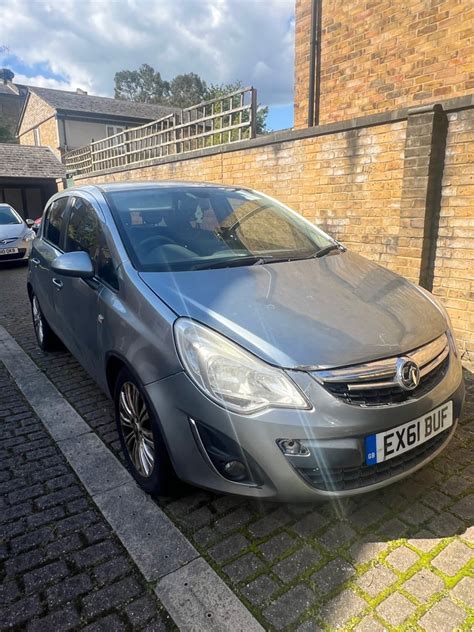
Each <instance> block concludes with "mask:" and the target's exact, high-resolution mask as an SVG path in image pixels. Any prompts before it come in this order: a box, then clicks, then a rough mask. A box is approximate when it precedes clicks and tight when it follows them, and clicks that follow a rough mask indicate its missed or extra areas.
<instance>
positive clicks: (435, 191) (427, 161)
mask: <svg viewBox="0 0 474 632" xmlns="http://www.w3.org/2000/svg"><path fill="white" fill-rule="evenodd" d="M447 130H448V119H447V117H446V114H445V113H444V111H443V109H442V107H441V106H440V105H434V106H433V105H429V106H422V107H418V108H412V109H410V110H409V112H408V122H407V131H406V140H405V163H404V170H403V187H402V199H401V208H400V237H399V251H398V254H399V256H401V257H403V258H404V260H405V266H404V269H405V270H406V271H407V273H406V276H408V278H409V279H411V280H412V281H414V282H415V283H419V284H420V285H422V286H423V287H425V288H427V289H428V290H431V288H432V285H433V268H434V259H435V255H436V238H437V235H438V228H439V212H440V205H441V180H442V175H443V168H444V157H445V152H446V135H447Z"/></svg>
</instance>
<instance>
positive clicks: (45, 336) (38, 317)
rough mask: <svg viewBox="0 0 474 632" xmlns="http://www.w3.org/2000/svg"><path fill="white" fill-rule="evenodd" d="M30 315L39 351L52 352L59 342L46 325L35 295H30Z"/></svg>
mask: <svg viewBox="0 0 474 632" xmlns="http://www.w3.org/2000/svg"><path fill="white" fill-rule="evenodd" d="M31 315H32V317H33V327H34V330H35V335H36V341H37V343H38V346H39V347H40V349H41V350H42V351H54V350H55V349H57V348H58V347H59V345H60V340H59V338H58V337H57V336H56V334H55V333H54V331H53V330H52V329H51V327H50V326H49V325H48V322H47V320H46V318H45V317H44V314H43V312H42V311H41V307H40V304H39V301H38V297H37V296H36V294H32V295H31Z"/></svg>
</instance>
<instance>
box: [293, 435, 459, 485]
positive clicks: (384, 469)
mask: <svg viewBox="0 0 474 632" xmlns="http://www.w3.org/2000/svg"><path fill="white" fill-rule="evenodd" d="M451 432H452V429H448V430H445V431H444V432H441V433H440V434H439V435H436V437H433V438H432V439H429V440H428V441H426V442H425V443H422V444H421V445H419V446H417V447H416V448H413V449H412V450H409V451H408V452H405V453H404V454H400V455H399V456H396V457H394V458H393V459H390V460H388V461H383V462H382V463H377V464H375V465H366V464H365V463H364V464H363V465H359V466H358V467H346V468H343V467H341V468H327V469H324V470H323V469H319V468H304V467H301V468H295V469H296V471H297V472H298V474H299V475H300V476H301V477H302V478H304V480H305V481H306V482H307V483H309V484H310V485H311V486H312V487H315V488H317V489H321V490H324V491H344V490H350V489H359V488H361V487H369V486H370V485H375V484H376V483H380V482H382V481H386V480H388V479H390V478H392V477H394V476H397V475H398V474H403V472H406V471H407V470H410V469H412V468H414V467H415V466H416V465H418V464H419V463H421V462H422V461H424V460H425V459H427V458H428V457H429V456H430V455H431V454H433V453H434V452H436V450H437V449H438V448H440V447H441V446H442V445H443V443H445V442H446V441H447V440H448V439H449V436H450V433H451Z"/></svg>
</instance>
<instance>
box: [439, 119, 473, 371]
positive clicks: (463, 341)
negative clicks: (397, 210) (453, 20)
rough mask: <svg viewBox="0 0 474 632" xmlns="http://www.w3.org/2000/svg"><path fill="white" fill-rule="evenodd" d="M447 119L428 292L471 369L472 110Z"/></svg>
mask: <svg viewBox="0 0 474 632" xmlns="http://www.w3.org/2000/svg"><path fill="white" fill-rule="evenodd" d="M448 119H449V127H448V136H447V147H446V161H445V165H444V174H443V180H442V198H441V212H440V219H439V235H438V240H437V244H436V246H437V249H436V262H435V269H434V285H433V289H434V292H435V294H436V295H437V296H440V297H441V298H442V300H443V302H444V304H445V305H446V307H447V308H448V310H449V313H450V315H451V319H452V321H453V325H454V327H455V330H456V332H457V336H458V340H459V343H460V347H461V350H462V351H463V352H464V353H465V356H466V357H469V358H470V359H471V362H473V363H474V166H473V164H474V110H465V111H463V112H455V113H452V114H450V115H449V116H448Z"/></svg>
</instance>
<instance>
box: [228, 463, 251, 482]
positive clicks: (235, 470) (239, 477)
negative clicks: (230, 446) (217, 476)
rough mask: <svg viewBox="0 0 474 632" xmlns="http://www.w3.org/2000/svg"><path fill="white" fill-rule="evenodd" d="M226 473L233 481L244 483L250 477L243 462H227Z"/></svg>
mask: <svg viewBox="0 0 474 632" xmlns="http://www.w3.org/2000/svg"><path fill="white" fill-rule="evenodd" d="M224 472H225V474H226V476H227V477H228V478H230V479H231V480H233V481H243V480H244V479H246V478H247V476H248V472H247V468H246V467H245V465H244V464H243V463H242V461H227V463H226V464H225V465H224Z"/></svg>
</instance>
